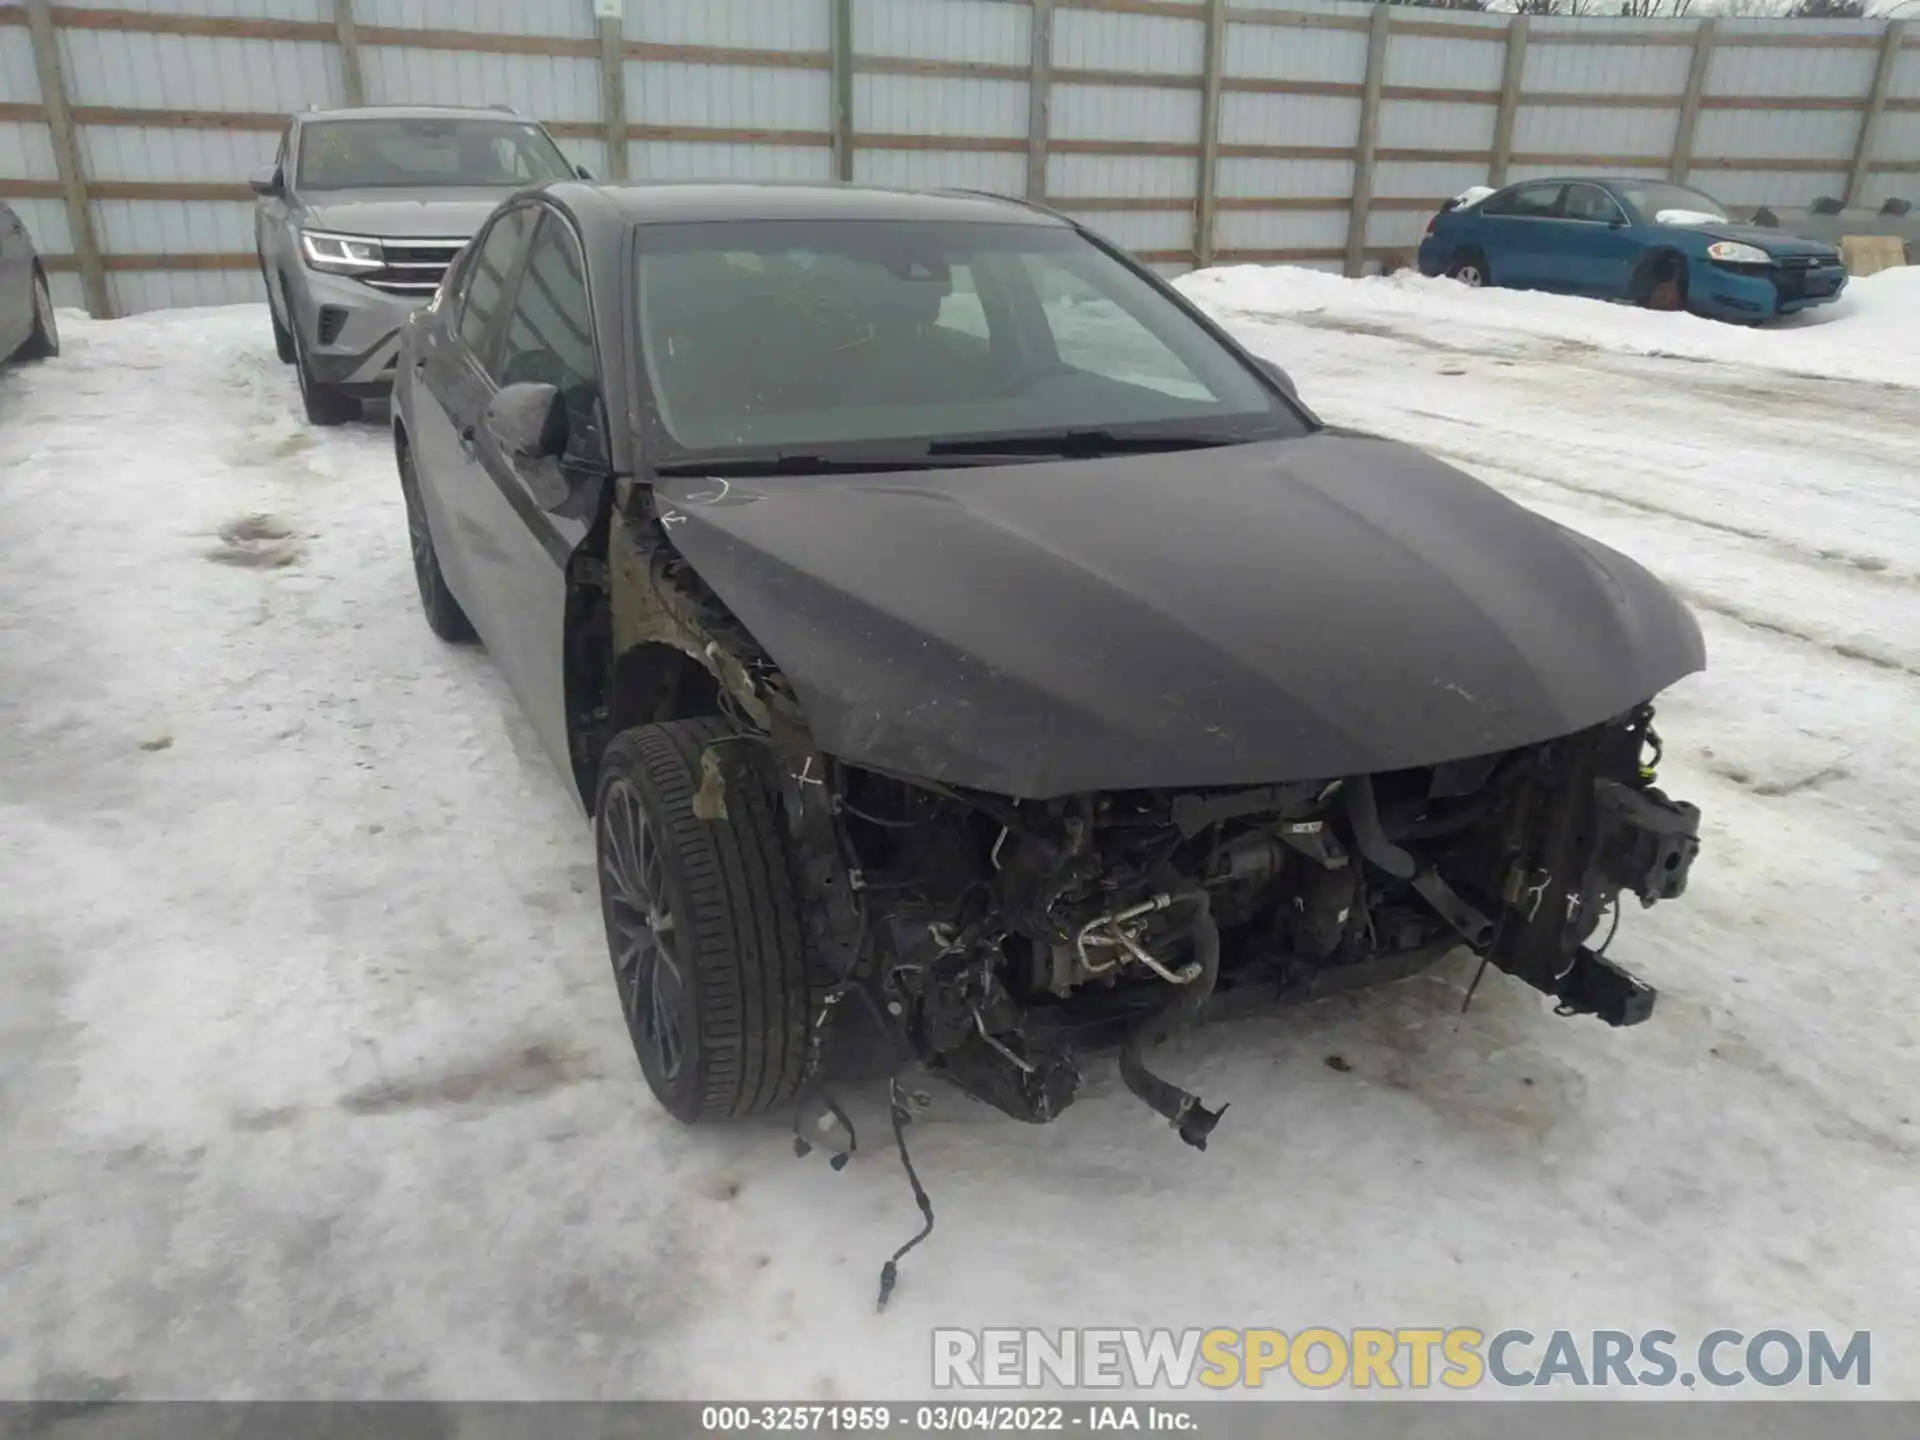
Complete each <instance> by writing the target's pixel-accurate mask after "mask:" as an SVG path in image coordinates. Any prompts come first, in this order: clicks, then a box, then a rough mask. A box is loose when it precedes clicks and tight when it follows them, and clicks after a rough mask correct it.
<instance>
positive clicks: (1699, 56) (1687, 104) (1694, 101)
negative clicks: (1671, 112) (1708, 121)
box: [1667, 15, 1715, 185]
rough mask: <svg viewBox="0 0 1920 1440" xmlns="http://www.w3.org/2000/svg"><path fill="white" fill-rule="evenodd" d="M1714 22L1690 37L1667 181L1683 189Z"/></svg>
mask: <svg viewBox="0 0 1920 1440" xmlns="http://www.w3.org/2000/svg"><path fill="white" fill-rule="evenodd" d="M1714 28H1715V21H1714V18H1713V17H1712V16H1711V15H1709V16H1708V17H1707V18H1706V19H1704V20H1702V21H1701V22H1700V28H1699V29H1698V30H1696V31H1695V32H1694V35H1693V63H1692V64H1691V65H1689V66H1688V67H1687V93H1686V94H1685V95H1684V96H1683V97H1682V98H1681V100H1680V118H1679V120H1678V121H1677V122H1676V123H1675V125H1674V129H1673V160H1672V162H1671V163H1670V164H1669V165H1668V166H1667V178H1668V179H1669V180H1671V181H1673V183H1674V184H1676V185H1684V184H1686V181H1687V171H1689V170H1691V169H1692V168H1693V130H1694V126H1695V125H1696V124H1697V123H1698V122H1699V119H1700V96H1701V95H1702V94H1703V93H1704V92H1705V90H1706V88H1707V66H1708V65H1710V64H1712V63H1713V34H1714Z"/></svg>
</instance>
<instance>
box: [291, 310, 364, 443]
mask: <svg viewBox="0 0 1920 1440" xmlns="http://www.w3.org/2000/svg"><path fill="white" fill-rule="evenodd" d="M275 323H276V324H277V323H278V322H277V321H276V322H275ZM293 351H294V355H293V373H294V374H295V375H296V376H297V377H299V381H300V405H301V408H302V409H304V410H305V411H306V412H307V419H308V420H309V421H311V422H312V423H313V424H315V425H326V426H334V425H345V424H346V423H347V422H348V421H350V420H358V419H359V418H360V402H359V401H358V400H355V399H354V398H353V397H352V396H350V395H343V394H341V393H340V391H339V390H337V389H336V388H334V387H333V386H331V385H328V384H326V383H325V382H323V381H321V380H317V379H315V378H314V374H313V367H312V366H311V365H310V364H308V362H307V347H306V345H305V344H304V343H302V341H301V339H300V336H299V334H298V333H297V332H296V333H295V335H294V337H293Z"/></svg>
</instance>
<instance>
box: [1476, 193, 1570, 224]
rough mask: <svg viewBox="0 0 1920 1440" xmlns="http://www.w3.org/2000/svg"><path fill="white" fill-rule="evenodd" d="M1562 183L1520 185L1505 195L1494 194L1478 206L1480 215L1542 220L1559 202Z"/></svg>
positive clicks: (1548, 215) (1554, 209) (1552, 211)
mask: <svg viewBox="0 0 1920 1440" xmlns="http://www.w3.org/2000/svg"><path fill="white" fill-rule="evenodd" d="M1565 188H1566V187H1565V186H1562V185H1522V186H1521V187H1520V188H1519V189H1517V190H1511V191H1509V192H1508V193H1507V194H1505V195H1496V196H1494V197H1493V198H1492V199H1490V200H1488V201H1487V202H1486V203H1485V204H1483V205H1482V206H1481V207H1480V213H1481V214H1482V215H1510V216H1517V217H1519V218H1522V219H1533V220H1544V219H1547V218H1549V217H1551V216H1552V215H1553V214H1554V213H1555V211H1556V210H1557V208H1558V207H1559V204H1560V192H1561V191H1562V190H1563V189H1565Z"/></svg>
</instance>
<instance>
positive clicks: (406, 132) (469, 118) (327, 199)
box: [249, 105, 591, 425]
mask: <svg viewBox="0 0 1920 1440" xmlns="http://www.w3.org/2000/svg"><path fill="white" fill-rule="evenodd" d="M574 175H579V176H580V177H581V178H583V179H586V178H591V177H590V176H588V175H587V173H586V171H585V170H584V169H576V167H574V166H573V165H571V164H569V163H568V161H567V159H566V157H565V156H564V155H562V154H561V153H560V147H559V146H557V145H556V144H554V142H553V137H552V136H551V135H549V134H548V133H547V132H546V131H545V130H543V129H542V128H541V127H540V126H539V125H537V124H535V123H534V122H533V121H531V120H527V119H524V118H522V117H520V116H518V115H515V114H514V113H512V112H511V111H503V110H500V109H492V110H463V109H453V108H448V107H442V106H426V105H409V106H379V107H375V106H368V107H361V108H356V109H351V110H315V111H309V112H307V113H305V114H302V115H296V116H294V117H293V118H292V119H291V120H290V121H289V122H288V124H287V130H286V134H285V135H284V136H282V137H281V140H280V153H279V154H278V155H276V156H275V157H274V162H273V165H272V167H271V168H270V169H267V170H262V171H259V172H257V173H256V174H255V175H254V176H253V177H252V178H251V180H250V181H249V183H250V184H251V185H252V187H253V191H254V193H255V194H256V195H258V196H259V197H260V199H259V202H258V204H257V207H256V215H255V220H254V229H255V236H256V243H257V246H258V250H259V255H260V274H261V278H262V279H264V280H265V281H266V285H267V310H268V313H269V314H270V315H271V316H272V319H273V342H274V346H275V348H276V349H277V350H278V351H279V353H280V358H281V359H282V360H284V361H286V362H287V363H288V364H290V365H292V366H294V367H295V368H296V370H297V371H298V372H299V376H300V398H301V400H302V401H303V402H304V403H305V406H306V411H307V418H308V419H309V420H311V421H313V423H314V424H316V425H339V424H342V423H343V422H345V421H348V420H352V419H356V418H358V416H359V413H360V402H361V401H362V400H371V399H378V398H380V397H382V396H384V395H386V394H387V393H388V391H389V390H390V389H391V388H392V385H393V367H394V357H395V356H396V355H397V354H398V351H399V345H400V327H401V325H403V324H404V323H405V322H406V318H407V316H408V315H409V314H410V313H411V312H412V311H413V309H414V308H415V307H416V306H418V305H420V304H423V303H424V302H425V301H427V300H428V299H430V298H431V297H432V295H433V293H434V291H435V290H437V289H438V288H439V286H440V278H441V276H443V275H444V274H446V271H447V267H448V266H449V265H451V264H452V263H453V259H454V257H455V256H456V255H458V254H459V253H460V250H461V248H462V247H463V246H465V245H466V243H467V241H468V240H470V239H471V238H472V237H473V234H474V232H475V231H476V230H478V229H479V228H480V226H481V224H482V223H483V222H484V221H485V220H486V218H487V216H489V215H491V214H492V213H493V211H494V208H495V207H496V206H498V205H499V203H500V202H501V200H503V199H504V198H505V197H506V196H507V195H509V194H510V193H512V192H513V191H515V190H518V189H520V188H522V187H524V186H529V185H539V184H542V183H544V182H546V181H549V180H556V179H564V178H570V177H572V176H574Z"/></svg>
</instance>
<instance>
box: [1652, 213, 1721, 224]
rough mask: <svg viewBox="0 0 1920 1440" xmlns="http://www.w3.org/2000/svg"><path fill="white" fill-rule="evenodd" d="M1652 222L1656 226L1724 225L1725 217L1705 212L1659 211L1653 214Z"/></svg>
mask: <svg viewBox="0 0 1920 1440" xmlns="http://www.w3.org/2000/svg"><path fill="white" fill-rule="evenodd" d="M1653 222H1654V224H1656V225H1724V224H1726V223H1727V217H1726V216H1724V215H1714V214H1710V213H1709V212H1707V211H1705V210H1660V211H1657V212H1655V214H1654V217H1653Z"/></svg>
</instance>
